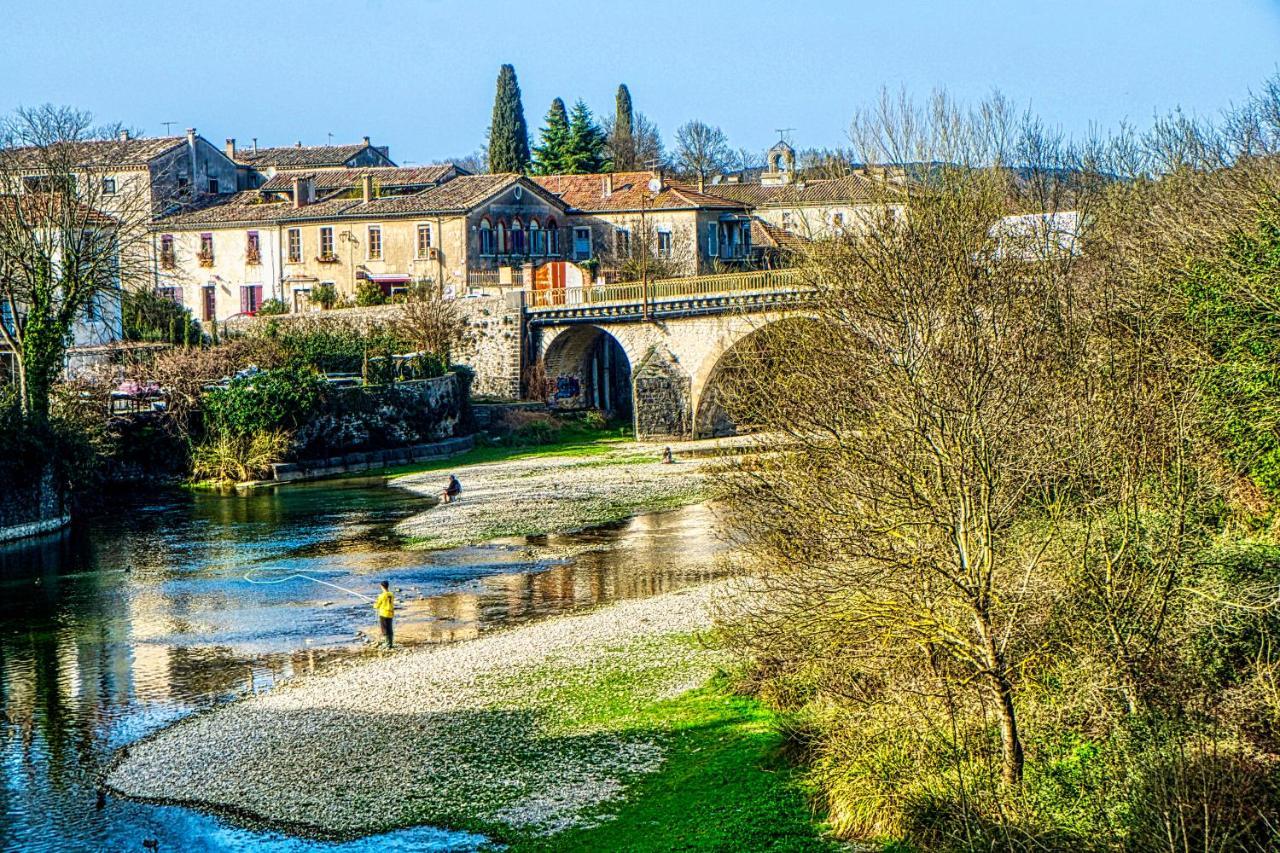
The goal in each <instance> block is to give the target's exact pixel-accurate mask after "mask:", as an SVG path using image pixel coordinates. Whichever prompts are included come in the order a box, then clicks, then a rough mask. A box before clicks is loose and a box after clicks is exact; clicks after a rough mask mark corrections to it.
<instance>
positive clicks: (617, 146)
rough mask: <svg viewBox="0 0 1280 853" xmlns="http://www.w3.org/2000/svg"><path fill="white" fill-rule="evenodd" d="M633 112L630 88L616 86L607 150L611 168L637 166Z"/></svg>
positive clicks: (623, 169) (624, 169)
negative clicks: (610, 137) (614, 111)
mask: <svg viewBox="0 0 1280 853" xmlns="http://www.w3.org/2000/svg"><path fill="white" fill-rule="evenodd" d="M635 130H636V124H635V114H634V113H633V112H632V110H631V90H630V89H628V88H627V84H626V83H623V84H621V85H619V86H618V97H617V112H616V113H615V115H614V120H613V138H612V139H610V140H609V150H610V152H611V153H612V155H613V168H615V169H617V170H619V171H629V170H631V169H634V168H636V167H637V165H638V164H637V163H636V143H635V138H634V137H635Z"/></svg>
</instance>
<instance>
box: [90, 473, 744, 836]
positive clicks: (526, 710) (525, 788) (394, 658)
mask: <svg viewBox="0 0 1280 853" xmlns="http://www.w3.org/2000/svg"><path fill="white" fill-rule="evenodd" d="M667 467H670V466H667ZM724 589H725V585H724V584H723V583H717V584H710V585H707V586H702V587H698V588H695V589H691V590H683V591H680V592H676V593H670V594H667V595H663V596H659V597H655V598H649V599H643V600H636V601H628V602H624V603H620V604H616V605H613V606H610V607H606V608H602V609H600V610H595V611H592V612H590V613H587V614H584V615H578V616H569V617H564V618H560V619H555V620H551V621H547V622H542V623H538V624H534V625H530V626H525V627H520V628H515V629H512V630H509V631H504V632H500V633H496V634H492V635H489V636H486V637H482V638H480V639H478V640H474V641H470V642H465V643H459V644H457V645H451V646H444V647H439V648H429V649H418V650H414V651H406V652H398V653H394V654H388V655H384V656H382V657H380V658H378V659H374V660H367V661H363V662H359V663H355V664H352V665H350V666H348V667H345V668H342V669H339V670H336V671H334V672H331V673H328V674H323V675H318V676H313V677H307V678H302V679H298V680H296V681H293V682H289V683H286V684H284V685H283V686H281V687H280V688H278V689H276V690H274V691H272V692H270V693H266V694H261V695H258V696H254V697H250V698H247V699H245V700H243V701H240V702H237V703H234V704H232V705H229V706H226V707H224V708H221V709H219V710H216V711H214V712H212V713H209V714H205V715H200V716H197V717H194V718H191V719H188V720H186V721H183V722H181V723H179V724H177V725H176V726H174V727H172V728H170V729H167V730H165V731H163V732H161V733H160V734H158V735H157V736H155V737H153V738H151V739H149V740H147V741H144V742H142V743H140V744H137V745H135V746H133V747H132V748H131V749H130V751H129V752H128V753H127V755H125V756H124V757H123V758H121V759H120V760H119V761H118V762H117V764H116V765H115V766H114V768H113V769H112V770H111V772H110V773H109V775H108V777H107V780H106V782H107V785H108V787H109V788H111V789H112V790H114V791H115V792H117V793H119V794H122V795H125V796H131V797H139V798H148V799H157V800H165V801H170V802H179V803H186V804H192V805H199V806H206V807H213V808H222V809H228V810H233V811H235V812H238V813H241V814H249V815H252V816H255V817H258V818H261V819H263V820H265V821H268V822H270V823H276V824H281V825H294V826H305V827H309V828H310V829H312V830H314V831H317V832H321V833H332V834H336V835H361V834H366V833H373V832H379V831H383V830H387V829H392V828H396V827H402V826H409V825H415V824H433V825H438V826H446V827H451V828H461V829H471V830H478V831H488V832H496V833H497V834H498V835H502V834H503V832H502V830H503V828H504V827H509V828H511V829H514V830H517V831H520V832H531V833H536V834H550V833H554V832H556V831H558V830H560V829H563V828H565V827H567V826H571V825H583V824H584V823H587V822H590V821H595V820H599V819H602V817H603V816H604V815H606V814H607V813H608V807H609V804H610V803H611V802H613V801H615V800H616V799H617V798H618V797H619V796H620V795H621V794H622V792H623V791H624V790H625V788H626V785H627V783H628V781H629V780H630V779H633V778H635V776H636V774H641V773H647V772H651V771H653V770H655V769H657V768H658V767H659V766H660V765H661V762H662V759H663V753H664V733H663V732H662V731H661V730H643V731H635V730H631V731H612V730H610V729H609V720H610V719H611V718H616V717H618V716H619V715H620V711H621V712H625V710H626V709H628V708H640V707H643V706H645V705H647V704H649V703H652V702H653V701H655V700H658V699H661V698H665V697H668V696H673V695H677V694H679V693H681V692H683V691H685V690H687V689H690V688H692V687H694V686H697V685H699V684H702V683H704V682H705V681H706V680H707V678H709V677H710V675H711V674H712V673H713V672H714V671H715V669H716V667H717V666H718V665H719V664H721V663H723V659H722V657H721V656H720V655H719V654H718V653H716V652H712V651H708V650H706V649H703V648H700V647H699V644H698V643H696V642H695V641H694V634H695V632H697V631H700V630H702V629H704V628H705V627H707V625H708V624H709V623H710V611H711V604H712V600H713V598H715V597H718V594H719V593H720V592H721V591H723V590H724Z"/></svg>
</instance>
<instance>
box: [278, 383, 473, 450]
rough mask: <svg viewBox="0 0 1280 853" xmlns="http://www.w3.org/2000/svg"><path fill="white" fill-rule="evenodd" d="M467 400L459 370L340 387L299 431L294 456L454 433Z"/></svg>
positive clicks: (397, 443)
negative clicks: (399, 380) (442, 373)
mask: <svg viewBox="0 0 1280 853" xmlns="http://www.w3.org/2000/svg"><path fill="white" fill-rule="evenodd" d="M464 410H465V401H464V400H463V399H462V391H461V387H460V385H459V382H458V377H457V375H456V374H453V373H450V374H448V375H446V376H440V377H436V378H435V379H420V380H415V381H411V382H397V383H395V384H394V385H383V386H374V387H369V386H362V387H356V388H343V389H338V390H336V391H334V392H332V393H331V394H329V396H328V398H327V399H326V400H325V403H324V405H323V407H322V408H321V409H320V411H319V412H317V413H316V414H315V415H313V416H312V417H311V418H310V419H309V420H308V421H307V422H306V423H305V424H303V425H302V426H301V427H299V428H298V430H297V431H296V432H295V433H294V435H293V447H292V454H293V458H295V459H300V460H305V459H317V458H329V457H334V456H338V455H342V454H347V453H352V452H359V451H365V452H368V451H377V450H384V449H387V448H396V447H404V446H406V445H417V444H422V443H424V442H432V441H438V440H440V439H445V438H450V437H451V436H453V434H454V431H455V430H456V429H457V427H458V425H459V423H460V422H461V420H462V416H463V413H464Z"/></svg>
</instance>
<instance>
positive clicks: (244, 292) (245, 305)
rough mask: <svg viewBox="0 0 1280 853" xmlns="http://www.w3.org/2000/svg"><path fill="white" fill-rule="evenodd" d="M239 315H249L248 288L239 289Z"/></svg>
mask: <svg viewBox="0 0 1280 853" xmlns="http://www.w3.org/2000/svg"><path fill="white" fill-rule="evenodd" d="M240 313H241V314H247V313H249V288H248V287H241V288H240Z"/></svg>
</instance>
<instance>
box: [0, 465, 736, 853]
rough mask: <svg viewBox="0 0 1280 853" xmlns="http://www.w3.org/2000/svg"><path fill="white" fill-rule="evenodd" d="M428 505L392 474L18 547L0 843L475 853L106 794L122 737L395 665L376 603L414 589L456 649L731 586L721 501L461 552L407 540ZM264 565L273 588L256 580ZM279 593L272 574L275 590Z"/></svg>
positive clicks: (12, 556)
mask: <svg viewBox="0 0 1280 853" xmlns="http://www.w3.org/2000/svg"><path fill="white" fill-rule="evenodd" d="M425 506H426V504H425V503H423V499H422V498H420V497H418V496H416V495H414V494H412V493H410V492H408V491H405V490H402V489H397V488H394V487H393V486H389V485H387V484H386V483H384V482H383V481H380V480H349V481H342V482H339V483H327V484H311V485H293V486H288V487H283V488H279V489H276V490H272V491H266V492H259V493H255V494H252V495H234V494H232V495H219V494H211V493H191V492H185V491H172V492H168V491H153V492H152V493H150V494H147V495H145V496H139V497H133V498H128V499H120V500H117V501H115V502H114V505H113V507H112V510H111V511H110V512H109V513H104V514H102V515H100V516H99V517H97V518H95V519H92V520H90V521H89V522H87V523H85V524H80V525H76V526H75V527H73V528H72V529H71V530H70V531H68V532H66V533H64V534H61V535H57V536H53V537H48V538H44V539H42V540H38V541H35V542H28V543H23V544H20V545H11V546H9V547H7V548H4V549H3V550H0V770H2V772H3V778H2V780H0V849H2V850H5V851H9V850H15V851H16V850H21V851H81V850H83V851H103V850H112V851H115V850H144V849H146V848H144V846H143V843H144V841H146V842H150V841H153V840H154V841H155V842H157V845H158V846H157V847H156V848H152V849H158V850H161V851H165V850H169V851H173V850H181V851H248V850H274V851H290V853H303V851H306V852H307V853H310V852H311V851H317V852H318V851H333V852H334V853H339V851H340V852H341V853H348V851H364V850H378V851H395V850H446V849H449V850H452V849H467V848H468V847H472V846H474V844H475V843H476V842H477V841H478V839H475V838H473V837H469V836H465V835H462V834H458V833H450V832H446V831H443V830H439V829H434V828H430V827H421V828H416V829H409V830H401V831H397V832H393V833H387V834H384V835H380V836H373V837H368V838H363V839H356V840H348V841H342V842H335V841H321V840H315V839H306V838H298V837H292V836H289V835H286V834H282V833H280V832H277V831H273V830H271V829H269V828H262V827H253V826H245V825H240V824H238V823H236V822H233V821H230V820H228V819H225V818H222V817H217V816H212V815H206V814H202V813H200V812H196V811H192V810H189V809H185V808H179V807H174V806H159V805H151V804H146V803H137V802H130V801H125V800H120V799H117V798H114V797H106V798H99V796H98V794H97V780H98V777H99V774H100V772H101V770H102V768H103V767H104V766H105V764H106V763H107V762H108V761H110V759H111V756H112V755H113V754H114V753H115V751H116V750H118V749H119V748H120V747H123V746H126V745H128V744H130V743H132V742H134V741H136V740H138V739H139V738H142V737H145V736H146V735H148V734H149V733H151V732H154V731H156V730H158V729H159V728H162V727H164V726H165V725H167V724H169V723H171V722H173V721H175V720H178V719H180V718H182V717H184V716H186V715H188V714H192V713H196V712H198V711H200V710H202V709H207V708H209V707H212V706H214V705H216V704H218V703H220V702H225V701H229V700H232V699H234V698H235V697H237V696H241V695H244V694H246V693H247V692H251V691H257V690H264V689H269V688H270V687H272V686H273V685H274V684H276V683H277V682H278V681H280V680H281V679H285V678H289V677H292V676H295V675H299V674H305V673H308V672H313V671H316V670H318V669H321V668H323V667H326V666H333V665H335V664H338V663H340V662H342V661H345V660H350V659H351V658H352V657H353V656H360V655H368V654H378V653H379V652H376V651H374V650H373V649H372V647H371V645H370V643H369V638H370V636H371V632H372V631H373V630H374V628H375V625H374V622H375V620H374V618H373V614H372V610H371V608H370V606H369V604H368V603H367V602H366V601H364V600H362V599H361V598H359V597H357V596H356V595H352V594H348V593H345V592H342V591H340V590H337V589H334V588H332V587H329V586H324V585H322V584H319V583H315V582H313V581H310V580H306V579H296V578H295V579H291V580H284V581H283V582H280V583H275V582H273V581H279V580H282V579H285V578H288V577H289V576H291V575H294V574H305V575H308V576H311V577H313V578H317V579H320V580H324V581H327V582H329V583H331V584H334V585H336V586H339V587H345V588H347V589H350V590H352V591H355V592H360V593H363V594H364V595H370V596H371V595H373V594H374V593H375V592H376V588H377V583H378V581H379V580H382V579H384V578H385V579H387V580H389V581H390V582H391V585H392V587H393V589H396V590H398V591H399V592H398V598H399V606H398V611H397V637H396V638H397V642H399V643H402V644H404V645H408V646H412V645H417V644H422V643H432V642H451V641H457V640H465V639H467V638H470V637H474V636H476V635H478V634H479V633H482V632H484V631H488V630H492V629H494V628H499V627H503V626H508V625H512V624H516V623H519V622H522V621H527V620H530V619H537V618H542V617H546V616H550V615H555V614H559V613H564V612H568V611H571V610H574V609H576V608H582V607H589V606H592V605H595V604H599V603H603V602H608V601H611V600H616V599H620V598H633V597H642V596H648V595H653V594H657V593H660V592H665V591H669V590H672V589H676V588H678V587H681V586H687V585H690V584H694V583H701V582H705V581H707V580H709V579H711V577H712V576H713V571H714V570H713V569H711V568H710V567H709V566H710V564H711V563H712V562H713V560H712V559H711V558H712V557H713V556H714V553H715V551H716V550H717V548H718V545H717V543H716V540H715V537H714V536H713V535H712V532H711V530H712V527H711V519H710V513H709V511H708V510H707V509H706V508H705V507H702V506H693V507H687V508H685V509H682V510H677V511H674V512H665V513H654V514H649V515H643V516H638V517H636V518H633V519H631V520H629V521H627V522H623V523H620V524H616V525H610V526H607V527H603V528H598V529H593V530H589V531H584V532H581V533H577V534H565V535H555V536H550V537H530V538H527V539H520V540H500V541H496V542H492V543H487V544H485V545H483V546H478V547H470V548H459V549H454V550H450V551H443V552H421V551H412V550H406V549H404V548H402V547H400V542H399V539H398V537H397V536H396V535H395V534H394V532H393V530H392V528H393V526H394V524H395V522H397V521H399V520H400V519H402V518H404V517H406V516H408V515H410V514H412V513H414V512H415V511H417V510H419V509H421V508H423V507H425ZM246 575H248V577H249V578H250V579H252V580H256V581H259V583H251V582H249V581H248V580H246ZM264 582H266V583H264Z"/></svg>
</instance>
